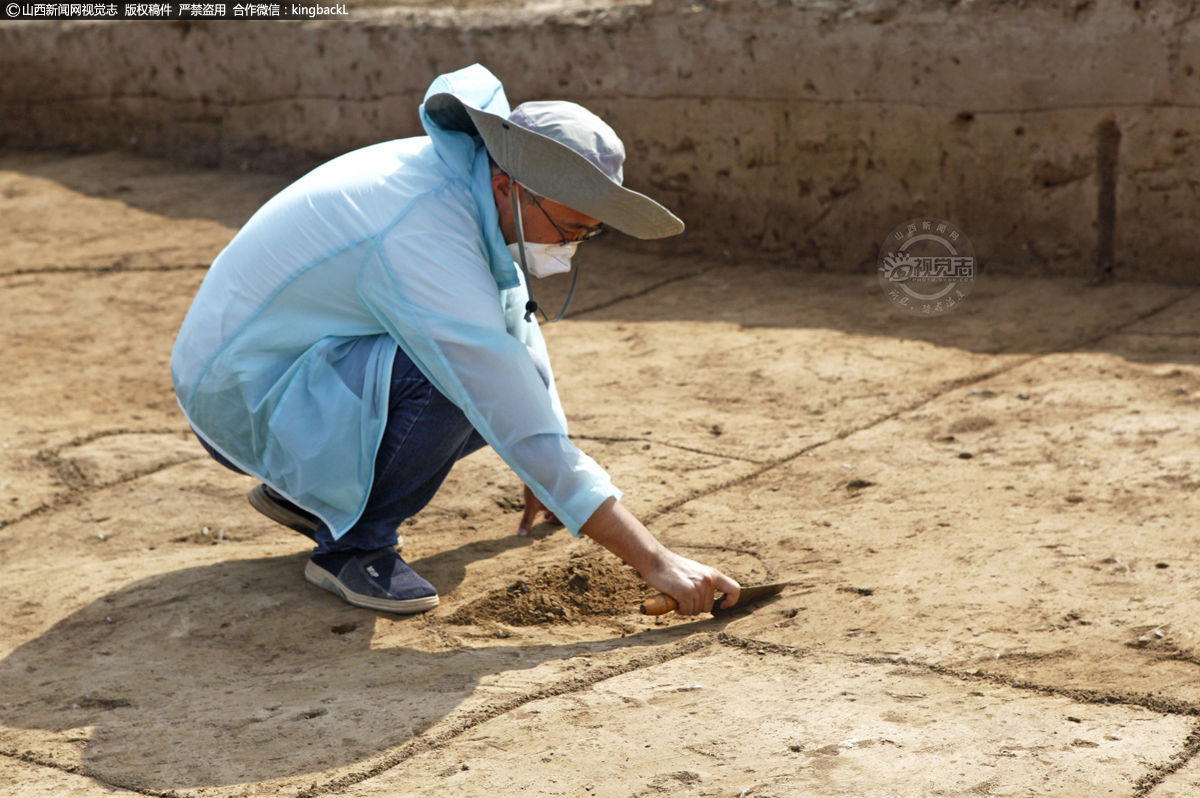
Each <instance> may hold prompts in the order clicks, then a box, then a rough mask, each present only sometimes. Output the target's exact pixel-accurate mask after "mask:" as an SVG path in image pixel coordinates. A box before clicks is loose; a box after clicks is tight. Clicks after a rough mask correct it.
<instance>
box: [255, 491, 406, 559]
mask: <svg viewBox="0 0 1200 798" xmlns="http://www.w3.org/2000/svg"><path fill="white" fill-rule="evenodd" d="M246 500H247V501H249V502H250V506H251V507H253V508H254V509H255V510H258V511H259V512H260V513H262V514H263V515H265V516H266V517H267V518H270V519H271V520H272V521H274V522H275V523H277V524H282V525H283V526H286V527H287V528H288V529H290V530H292V531H293V532H299V533H300V534H301V535H304V537H306V538H308V539H309V540H311V541H312V542H313V543H316V542H317V525H316V524H314V523H313V522H312V521H310V520H309V519H307V518H305V517H304V516H302V515H299V514H297V513H293V512H292V511H291V510H289V509H288V508H286V507H284V506H283V505H281V504H279V503H278V502H276V501H275V500H274V499H272V498H271V497H270V496H268V495H267V490H266V487H265V486H263V485H257V486H255V487H254V488H253V489H252V490H251V491H250V492H249V493H248V494H246ZM402 548H404V538H403V537H399V536H397V538H396V551H400V550H401V549H402Z"/></svg>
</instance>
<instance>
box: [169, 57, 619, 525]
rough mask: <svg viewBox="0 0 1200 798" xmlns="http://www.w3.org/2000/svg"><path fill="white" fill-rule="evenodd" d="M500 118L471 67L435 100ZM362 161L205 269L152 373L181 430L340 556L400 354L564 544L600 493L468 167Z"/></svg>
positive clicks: (286, 196) (454, 140)
mask: <svg viewBox="0 0 1200 798" xmlns="http://www.w3.org/2000/svg"><path fill="white" fill-rule="evenodd" d="M437 92H453V93H454V94H455V95H457V96H458V97H460V98H461V99H463V100H464V101H465V102H467V103H470V104H472V105H474V106H476V107H478V108H482V109H483V110H486V111H489V112H491V113H495V114H500V115H503V116H507V115H508V113H509V106H508V100H507V98H506V97H505V95H504V88H503V87H502V86H501V85H500V82H499V81H498V80H497V79H496V77H495V76H494V75H492V74H491V73H490V72H489V71H488V70H486V69H484V68H483V67H482V66H479V65H475V66H471V67H468V68H466V69H463V70H460V71H458V72H454V73H451V74H449V75H443V76H441V77H439V78H438V79H437V80H436V81H434V83H433V85H432V86H431V87H430V88H429V91H428V92H427V93H426V95H425V96H426V98H428V97H429V96H430V95H431V94H434V93H437ZM421 120H422V122H423V124H424V127H425V131H426V133H428V136H422V137H418V138H410V139H401V140H397V141H389V142H385V143H383V144H376V145H374V146H371V147H366V148H364V149H361V150H356V151H354V152H351V153H348V154H346V155H343V156H341V157H339V158H336V159H334V160H333V161H330V162H329V163H327V164H325V165H324V166H321V167H319V168H317V169H316V170H314V171H312V172H310V173H309V174H308V175H306V176H304V177H303V178H301V179H300V180H299V181H297V182H296V183H294V184H292V185H291V186H289V187H288V188H286V189H284V191H282V192H281V193H280V194H279V195H277V196H276V197H274V198H272V199H271V200H270V201H269V202H268V203H267V204H266V205H264V206H263V207H262V208H261V209H260V210H259V211H258V212H257V213H256V214H254V216H253V217H252V218H251V219H250V221H248V222H247V223H246V225H245V227H243V228H242V229H241V231H239V232H238V234H237V235H236V236H235V237H234V239H233V241H231V242H230V244H229V246H228V247H226V248H225V250H224V251H222V252H221V254H220V255H219V256H218V257H217V259H216V261H215V262H214V263H213V265H212V268H211V269H210V270H209V272H208V274H207V276H206V277H205V278H204V282H203V284H202V285H201V286H200V290H199V292H198V293H197V295H196V299H195V301H194V302H193V303H192V307H191V309H190V310H189V311H188V314H187V318H185V319H184V322H183V327H182V329H181V330H180V332H179V338H178V340H177V341H176V342H175V349H174V352H173V353H172V357H171V375H172V378H173V380H174V382H175V393H176V396H177V397H178V399H179V404H180V406H181V407H182V408H183V411H184V413H185V414H186V415H187V418H188V421H189V422H190V423H191V424H192V426H193V427H194V428H195V429H196V431H197V432H198V433H199V434H200V435H201V436H202V437H203V438H204V439H205V440H206V441H207V442H208V443H210V444H211V445H212V446H213V447H214V448H215V449H217V450H218V451H220V452H221V453H222V454H223V455H225V456H226V457H227V458H229V460H231V461H232V462H234V463H235V464H237V465H238V466H240V467H241V468H242V469H243V470H244V471H246V472H247V473H249V474H252V475H254V476H255V477H258V478H259V479H261V480H263V481H264V482H266V483H267V484H269V485H270V486H271V487H273V488H275V489H276V490H278V491H279V492H280V493H282V494H283V495H284V496H286V497H288V498H289V499H290V500H292V501H293V502H295V503H296V504H299V505H301V506H302V507H305V508H307V509H309V510H311V511H312V512H314V513H316V514H317V515H318V516H320V517H321V519H322V520H323V521H325V523H326V524H328V526H329V527H330V529H332V530H333V532H334V536H335V537H340V536H341V535H342V534H343V533H344V532H345V531H346V530H347V529H348V528H350V527H351V526H353V525H354V523H355V522H356V521H357V520H358V517H359V516H360V515H361V514H362V511H363V508H364V506H365V504H366V500H367V495H368V493H369V492H370V490H371V482H372V479H373V476H374V462H375V453H376V451H377V450H378V447H379V442H380V440H381V438H382V436H383V430H384V425H385V423H386V421H387V418H386V415H387V407H388V389H389V387H390V371H391V365H392V359H393V357H394V356H395V353H396V346H397V345H399V346H400V347H401V348H402V349H403V350H404V352H405V353H406V354H407V355H408V356H409V357H410V358H411V359H412V361H413V363H414V364H416V366H417V367H418V368H420V370H421V372H422V373H423V374H424V375H425V376H426V377H428V378H429V380H430V381H431V382H432V383H433V384H434V385H435V386H436V387H437V389H438V390H439V391H441V392H442V393H443V394H445V395H446V397H447V398H449V399H450V401H452V402H454V404H455V405H457V406H458V407H460V408H462V410H463V412H464V413H465V414H466V416H467V418H468V419H469V420H470V422H471V423H472V424H473V425H474V427H475V429H476V430H478V431H479V433H480V434H481V435H482V436H483V437H484V439H485V440H487V442H488V443H489V444H490V445H491V446H492V448H493V449H495V451H496V452H497V453H498V454H499V455H500V457H502V458H503V459H504V461H505V462H506V463H508V465H509V466H511V467H512V469H513V471H515V472H516V473H517V475H518V476H519V477H520V478H521V479H522V480H523V481H524V482H525V484H526V485H528V486H529V487H530V488H531V489H532V490H533V492H534V494H536V495H537V497H538V498H539V499H541V501H542V502H543V503H544V504H545V505H546V507H548V508H549V509H550V510H552V511H553V512H554V513H555V515H557V516H558V517H559V519H561V520H562V522H563V523H564V524H566V526H567V527H568V528H569V529H570V530H571V532H572V533H573V534H576V535H577V534H579V528H580V527H581V526H582V525H583V524H584V522H586V521H587V519H588V518H589V517H590V516H591V515H592V513H593V512H594V511H595V510H596V508H597V507H599V506H600V504H601V503H602V502H604V501H605V499H607V498H608V497H609V496H616V497H618V498H619V497H620V495H621V493H620V491H618V490H617V489H616V488H615V487H614V486H613V485H612V482H611V480H610V479H609V477H608V474H606V473H605V472H604V470H603V469H601V468H600V466H599V465H597V464H596V463H595V461H593V460H592V459H591V458H590V457H588V456H587V455H585V454H584V453H583V452H581V451H579V449H578V448H576V447H575V446H574V445H573V444H572V443H571V441H570V440H569V439H568V438H567V421H566V417H565V416H564V415H563V411H562V407H561V405H560V404H559V400H558V393H557V391H556V390H555V387H554V377H553V373H552V372H551V369H550V359H549V356H548V355H547V352H546V344H545V341H544V340H543V339H542V334H541V331H540V330H539V329H538V326H537V323H536V321H535V322H533V323H530V322H526V321H525V320H524V318H523V315H524V306H525V300H526V293H525V287H524V282H523V276H522V274H521V272H520V270H519V269H518V268H517V267H516V265H515V264H514V263H513V260H512V256H511V255H510V254H509V252H508V249H507V248H506V246H505V243H504V239H503V236H502V235H501V233H500V226H499V221H498V217H497V214H496V203H495V200H494V199H493V194H492V185H491V170H490V168H489V165H488V159H487V151H486V150H485V149H484V146H483V142H482V140H481V139H480V138H479V137H478V136H470V135H468V134H465V133H460V132H451V131H446V130H442V129H440V128H438V127H437V126H436V125H435V124H433V123H432V122H431V120H430V119H429V118H428V117H427V116H426V114H425V112H424V106H422V109H421Z"/></svg>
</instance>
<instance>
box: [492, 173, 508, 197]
mask: <svg viewBox="0 0 1200 798" xmlns="http://www.w3.org/2000/svg"><path fill="white" fill-rule="evenodd" d="M492 191H493V192H494V193H495V195H496V199H497V200H498V201H499V200H503V201H504V202H510V201H511V200H510V199H509V196H508V195H509V192H511V191H512V178H511V177H509V176H508V175H506V174H505V173H504V172H497V173H496V174H494V175H492Z"/></svg>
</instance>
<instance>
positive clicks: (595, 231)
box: [525, 189, 608, 244]
mask: <svg viewBox="0 0 1200 798" xmlns="http://www.w3.org/2000/svg"><path fill="white" fill-rule="evenodd" d="M525 191H526V193H527V194H529V198H530V199H531V200H533V204H534V205H536V206H538V210H539V211H541V212H542V216H545V217H546V221H548V222H549V223H550V225H551V226H552V227H553V228H554V231H555V232H556V233H558V235H559V237H561V238H562V243H563V244H578V243H579V242H580V241H590V240H591V239H593V238H595V237H596V236H599V235H602V234H603V233H604V232H605V231H606V230H607V229H608V228H606V227H604V226H602V225H596V226H595V227H589V228H588V229H586V230H584V231H583V233H581V234H580V235H578V236H576V237H575V238H570V239H569V238H567V234H566V233H564V232H563V231H562V230H561V229H559V226H558V225H556V224H555V223H554V220H553V219H551V218H550V214H548V213H546V209H545V208H543V207H542V203H540V202H538V198H537V194H534V193H533V192H532V191H530V190H529V189H525Z"/></svg>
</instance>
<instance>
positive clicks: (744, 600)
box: [712, 582, 794, 615]
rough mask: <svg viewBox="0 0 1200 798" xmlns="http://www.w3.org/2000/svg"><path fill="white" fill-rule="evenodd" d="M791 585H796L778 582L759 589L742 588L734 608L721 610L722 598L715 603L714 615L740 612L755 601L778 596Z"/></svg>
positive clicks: (723, 598) (758, 587)
mask: <svg viewBox="0 0 1200 798" xmlns="http://www.w3.org/2000/svg"><path fill="white" fill-rule="evenodd" d="M791 584H794V583H793V582H777V583H776V584H773V585H758V586H757V587H744V588H742V590H741V592H740V593H739V594H738V600H737V604H734V605H733V606H732V607H726V608H725V609H721V602H722V601H724V600H725V597H724V596H721V597H720V598H719V599H717V600H716V601H714V602H713V608H712V614H713V615H720V614H721V613H725V612H733V611H734V610H740V609H741V608H742V607H745V606H746V605H747V604H752V603H753V602H755V601H762V600H763V599H765V598H768V597H769V596H775V595H778V594H779V593H781V592H782V591H783V589H784V588H785V587H787V586H788V585H791Z"/></svg>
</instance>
